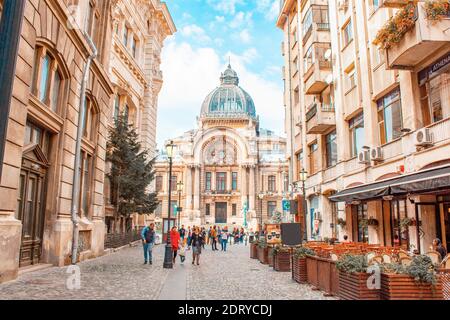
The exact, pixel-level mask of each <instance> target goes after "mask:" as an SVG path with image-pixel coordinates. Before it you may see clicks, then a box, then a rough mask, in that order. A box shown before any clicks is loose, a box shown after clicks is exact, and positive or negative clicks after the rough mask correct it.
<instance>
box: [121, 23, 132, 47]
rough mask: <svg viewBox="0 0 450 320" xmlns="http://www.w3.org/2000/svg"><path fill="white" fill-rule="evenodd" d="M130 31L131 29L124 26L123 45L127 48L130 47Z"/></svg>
mask: <svg viewBox="0 0 450 320" xmlns="http://www.w3.org/2000/svg"><path fill="white" fill-rule="evenodd" d="M129 31H130V29H129V28H128V27H127V26H124V28H123V38H122V42H123V45H124V46H125V47H128V33H129Z"/></svg>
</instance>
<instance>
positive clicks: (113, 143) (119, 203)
mask: <svg viewBox="0 0 450 320" xmlns="http://www.w3.org/2000/svg"><path fill="white" fill-rule="evenodd" d="M148 158H149V154H148V151H147V150H142V147H141V144H140V143H139V141H138V134H137V132H136V130H135V129H134V128H133V127H132V126H131V125H129V124H128V120H127V118H126V117H125V115H120V116H118V118H117V119H116V121H115V126H114V127H113V128H112V129H110V130H109V141H108V143H107V155H106V159H107V161H109V162H111V172H110V173H109V174H108V177H109V179H110V181H111V190H112V195H113V199H112V200H113V201H112V202H113V204H114V205H115V206H116V207H117V212H118V213H119V214H120V215H122V216H125V217H128V216H130V215H131V214H133V213H139V214H149V213H152V212H153V211H154V210H155V209H156V207H157V206H158V200H157V196H156V193H148V192H147V188H148V186H149V185H150V183H151V182H152V181H153V179H154V171H153V164H154V159H153V160H152V159H148Z"/></svg>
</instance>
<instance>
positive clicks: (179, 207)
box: [177, 181, 184, 229]
mask: <svg viewBox="0 0 450 320" xmlns="http://www.w3.org/2000/svg"><path fill="white" fill-rule="evenodd" d="M183 186H184V184H183V181H178V183H177V191H178V207H177V216H178V229H180V228H181V217H180V214H181V212H182V211H183V208H182V207H181V193H182V192H183Z"/></svg>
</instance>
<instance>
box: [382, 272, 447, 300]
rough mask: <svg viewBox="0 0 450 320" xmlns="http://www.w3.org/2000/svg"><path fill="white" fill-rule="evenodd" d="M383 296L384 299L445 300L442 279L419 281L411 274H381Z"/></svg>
mask: <svg viewBox="0 0 450 320" xmlns="http://www.w3.org/2000/svg"><path fill="white" fill-rule="evenodd" d="M381 298H382V299H383V300H443V299H444V296H443V294H442V279H441V277H439V276H438V278H437V283H436V285H435V286H434V287H433V286H432V285H431V284H423V283H418V282H416V281H415V280H414V278H412V277H411V276H408V275H404V274H387V273H382V274H381Z"/></svg>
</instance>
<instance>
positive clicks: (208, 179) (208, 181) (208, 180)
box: [205, 172, 211, 191]
mask: <svg viewBox="0 0 450 320" xmlns="http://www.w3.org/2000/svg"><path fill="white" fill-rule="evenodd" d="M205 190H206V191H211V172H207V173H206V182H205Z"/></svg>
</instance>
